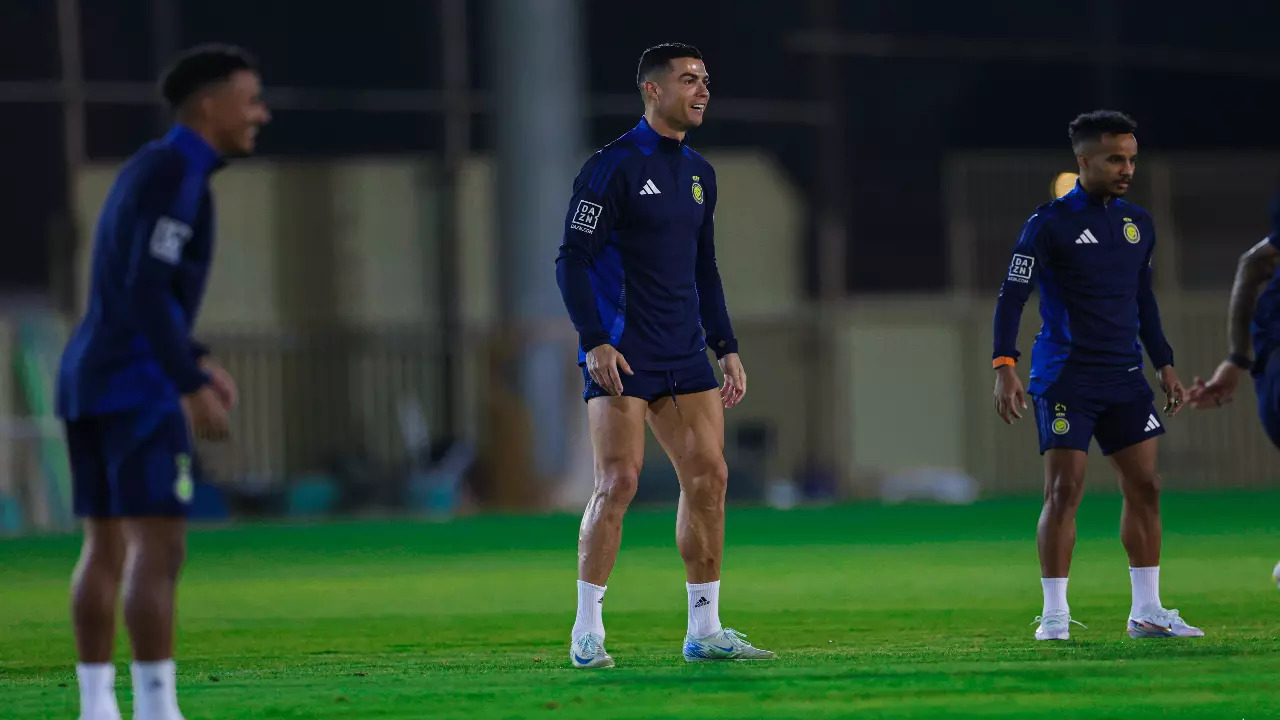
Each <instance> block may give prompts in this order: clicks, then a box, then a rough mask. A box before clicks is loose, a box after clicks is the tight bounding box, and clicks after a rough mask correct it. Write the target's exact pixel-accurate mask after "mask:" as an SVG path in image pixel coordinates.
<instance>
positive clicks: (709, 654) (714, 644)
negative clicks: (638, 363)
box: [649, 390, 774, 662]
mask: <svg viewBox="0 0 1280 720" xmlns="http://www.w3.org/2000/svg"><path fill="white" fill-rule="evenodd" d="M649 427H651V428H653V434H654V435H655V436H656V437H657V438H658V442H659V443H661V444H662V448H663V449H664V450H666V452H667V457H669V458H671V464H672V465H673V466H675V469H676V475H677V476H678V477H679V479H680V507H679V508H678V510H677V512H676V545H677V546H678V547H679V548H680V557H681V558H682V559H683V560H684V572H685V577H686V578H687V579H688V582H687V583H686V584H685V588H686V590H687V591H688V597H689V627H688V631H687V634H686V636H685V644H684V658H685V660H686V661H689V662H701V661H704V660H770V659H772V658H773V657H774V654H773V653H772V652H770V651H768V650H763V649H761V648H757V647H755V646H753V645H752V644H751V643H749V642H747V641H746V639H745V638H744V636H742V635H740V634H738V633H736V632H734V631H731V630H729V629H727V628H724V627H722V626H721V624H720V563H721V560H722V559H723V557H724V496H725V488H726V487H727V485H728V481H729V469H728V467H727V466H726V465H725V462H724V401H723V400H722V399H721V398H720V392H719V390H707V391H705V392H700V393H690V394H688V395H681V396H680V400H679V402H678V403H677V402H676V401H674V400H672V399H671V398H663V399H661V400H656V401H654V402H653V403H652V404H651V405H650V406H649Z"/></svg>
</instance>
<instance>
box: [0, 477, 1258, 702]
mask: <svg viewBox="0 0 1280 720" xmlns="http://www.w3.org/2000/svg"><path fill="white" fill-rule="evenodd" d="M1277 501H1280V494H1274V493H1273V494H1265V493H1241V494H1230V495H1226V494H1223V495H1186V494H1177V493H1169V494H1168V497H1167V498H1166V502H1165V528H1166V535H1165V550H1164V556H1165V560H1164V563H1163V572H1162V573H1161V574H1162V578H1161V580H1162V593H1161V594H1162V598H1163V600H1164V602H1165V605H1166V606H1169V607H1177V608H1180V609H1182V611H1183V615H1184V616H1185V617H1186V618H1187V619H1188V620H1189V621H1190V622H1191V623H1192V624H1195V625H1198V626H1200V627H1203V628H1204V629H1205V631H1206V633H1207V637H1205V638H1201V639H1194V640H1145V641H1139V640H1130V639H1129V638H1128V636H1127V635H1126V634H1125V632H1124V628H1125V619H1126V614H1127V611H1128V606H1129V583H1128V572H1127V570H1126V567H1127V563H1126V560H1125V556H1124V552H1123V550H1122V549H1121V547H1120V543H1119V540H1118V539H1117V537H1116V536H1117V531H1118V513H1119V500H1118V498H1116V497H1105V496H1093V497H1088V498H1086V500H1085V505H1084V507H1083V508H1082V517H1081V520H1080V527H1079V534H1080V542H1079V545H1078V547H1077V550H1076V555H1075V564H1074V567H1073V572H1072V580H1071V588H1070V599H1071V605H1072V613H1073V615H1074V616H1075V617H1076V618H1078V619H1080V620H1082V621H1083V622H1085V623H1086V624H1088V625H1089V629H1087V630H1086V629H1083V628H1079V627H1073V629H1072V636H1073V637H1072V640H1071V641H1069V642H1066V643H1054V644H1049V643H1036V642H1034V641H1033V640H1032V632H1033V630H1034V628H1033V627H1032V626H1031V625H1029V624H1028V623H1030V622H1031V620H1032V618H1033V617H1034V616H1035V615H1036V614H1037V613H1038V611H1039V608H1040V588H1039V583H1038V577H1039V571H1038V568H1037V564H1036V554H1035V542H1034V532H1035V521H1036V517H1037V515H1038V512H1039V503H1038V502H1037V501H1035V500H1000V501H990V502H983V503H979V504H977V505H974V506H970V507H960V508H957V507H933V506H902V507H880V506H872V505H858V506H849V507H838V508H826V509H802V510H793V511H789V512H778V511H771V510H762V509H731V510H730V515H729V530H728V543H727V546H728V551H727V554H726V562H725V574H724V583H723V589H722V592H721V615H722V617H723V619H724V620H725V622H726V624H728V625H729V626H731V627H734V628H737V629H739V630H741V631H744V632H746V633H747V634H748V635H749V636H750V639H751V641H753V642H755V643H756V644H758V645H760V646H762V647H766V648H770V649H773V650H776V651H778V652H779V654H780V658H779V659H778V660H777V661H774V662H772V663H768V664H763V663H757V664H746V663H738V664H697V665H687V664H686V663H684V662H683V660H682V659H681V657H680V647H681V641H682V639H683V636H684V624H685V603H686V599H685V590H684V585H683V581H684V577H683V571H682V568H681V565H680V559H679V556H678V555H677V553H676V550H675V547H674V531H673V523H674V516H675V513H674V510H670V509H668V510H645V509H636V510H633V512H632V514H631V515H630V516H629V517H628V519H627V524H626V527H625V530H624V537H623V550H622V554H621V556H620V558H619V561H618V568H617V570H616V571H615V573H614V575H613V577H612V578H611V580H610V583H609V593H608V595H607V596H606V603H605V623H606V627H607V628H608V633H609V636H608V647H609V651H610V652H611V653H612V654H613V655H614V657H615V658H616V659H617V660H618V667H617V668H614V669H611V670H598V671H580V670H572V669H570V668H569V667H568V661H567V653H568V640H569V638H568V634H569V628H570V626H571V625H572V623H573V615H574V604H575V602H576V595H575V590H574V579H575V548H574V544H575V542H576V537H577V522H578V521H577V518H576V517H571V516H549V517H482V518H471V519H463V520H459V521H456V522H454V523H450V524H446V525H429V524H419V523H412V522H404V521H396V522H386V523H364V522H361V523H334V524H322V525H311V526H282V525H273V526H235V527H229V528H215V529H202V530H197V531H196V532H194V533H193V536H192V539H191V544H190V560H189V563H188V566H187V571H186V575H185V579H184V582H183V585H182V590H181V599H180V620H179V625H180V630H179V645H180V648H179V675H180V678H179V683H180V684H179V697H180V700H181V702H182V707H183V711H184V713H185V714H186V717H187V718H188V720H201V719H204V718H210V719H212V718H218V719H219V720H231V719H236V718H255V719H257V718H428V717H429V718H564V717H581V718H680V719H681V720H688V719H689V718H699V719H702V718H765V717H767V718H819V717H821V718H826V717H859V718H944V717H945V718H1037V717H1054V718H1137V717H1169V718H1174V717H1176V718H1230V719H1232V720H1235V719H1237V718H1249V719H1252V718H1274V717H1278V716H1280V692H1278V691H1277V680H1276V678H1277V677H1280V652H1277V651H1278V650H1280V642H1278V640H1277V639H1278V638H1280V618H1278V617H1277V612H1276V610H1277V607H1278V606H1280V591H1277V589H1276V587H1275V585H1274V583H1272V582H1271V579H1270V575H1271V569H1272V567H1273V566H1274V565H1275V563H1276V561H1277V560H1280V534H1278V533H1277V530H1276V529H1277V528H1278V527H1280V525H1277V523H1276V520H1275V518H1276V510H1277V508H1280V502H1277ZM77 547H78V539H77V538H71V537H43V538H28V539H20V540H4V541H0V617H3V618H4V620H3V623H2V624H0V700H2V702H0V717H2V718H12V719H15V720H16V719H18V718H74V717H75V716H76V709H77V702H78V698H77V690H76V684H75V677H74V671H73V657H74V656H73V645H72V641H71V636H70V631H69V628H68V620H67V618H66V614H67V613H66V605H67V600H66V583H67V576H68V574H69V572H70V569H71V566H72V564H73V563H74V561H75V555H76V551H77ZM118 645H119V647H120V654H119V655H118V660H119V663H120V664H119V675H120V677H119V680H118V688H119V697H120V701H121V705H122V710H123V711H124V713H125V716H126V717H128V716H129V715H128V714H129V711H130V708H131V701H130V692H129V677H128V670H127V658H128V655H127V652H126V645H125V643H124V639H123V637H121V638H120V639H119V641H118Z"/></svg>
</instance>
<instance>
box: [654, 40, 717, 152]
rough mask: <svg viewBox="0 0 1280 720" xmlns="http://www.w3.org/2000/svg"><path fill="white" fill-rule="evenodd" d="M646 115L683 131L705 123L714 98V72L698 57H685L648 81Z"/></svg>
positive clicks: (682, 132)
mask: <svg viewBox="0 0 1280 720" xmlns="http://www.w3.org/2000/svg"><path fill="white" fill-rule="evenodd" d="M643 90H644V102H645V115H646V116H648V117H649V118H650V120H651V122H652V121H657V122H659V123H661V124H662V125H665V126H666V127H667V128H669V129H670V130H671V131H673V132H676V133H679V134H681V135H683V134H684V133H685V132H688V131H689V130H690V129H692V128H696V127H698V126H699V125H701V124H702V117H703V114H704V113H705V112H706V109H707V105H708V104H709V103H710V102H711V76H710V75H708V74H707V69H706V65H705V64H704V63H703V62H702V60H699V59H698V58H692V57H681V58H674V59H672V60H671V61H669V62H668V63H667V65H666V68H665V69H663V68H659V69H657V70H656V71H655V72H653V73H650V75H649V77H648V78H646V79H645V81H644V86H643Z"/></svg>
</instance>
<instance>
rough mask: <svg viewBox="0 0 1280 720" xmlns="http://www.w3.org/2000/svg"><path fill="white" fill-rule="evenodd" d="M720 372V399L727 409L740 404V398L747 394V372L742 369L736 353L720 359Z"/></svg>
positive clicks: (740, 359)
mask: <svg viewBox="0 0 1280 720" xmlns="http://www.w3.org/2000/svg"><path fill="white" fill-rule="evenodd" d="M720 372H722V373H724V385H722V386H720V399H721V400H722V401H723V402H724V406H725V408H726V409H728V408H731V407H733V406H734V405H737V404H738V403H740V402H742V396H743V395H746V394H747V371H746V370H744V369H743V368H742V358H740V357H738V353H729V354H727V355H725V356H724V357H722V358H720Z"/></svg>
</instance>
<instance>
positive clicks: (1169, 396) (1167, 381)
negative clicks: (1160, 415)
mask: <svg viewBox="0 0 1280 720" xmlns="http://www.w3.org/2000/svg"><path fill="white" fill-rule="evenodd" d="M1160 388H1161V389H1162V390H1164V397H1165V402H1164V414H1165V415H1169V416H1171V417H1172V416H1174V415H1177V414H1178V412H1179V411H1180V410H1182V402H1183V400H1185V399H1186V395H1187V391H1186V388H1184V387H1183V386H1182V381H1181V380H1179V379H1178V373H1177V372H1176V371H1174V369H1173V366H1172V365H1165V366H1164V367H1162V368H1160Z"/></svg>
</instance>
